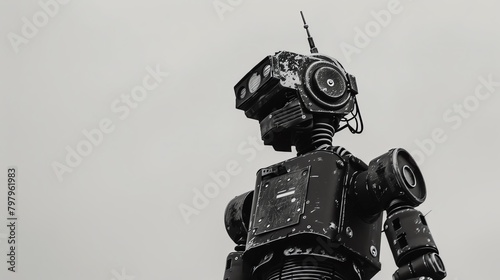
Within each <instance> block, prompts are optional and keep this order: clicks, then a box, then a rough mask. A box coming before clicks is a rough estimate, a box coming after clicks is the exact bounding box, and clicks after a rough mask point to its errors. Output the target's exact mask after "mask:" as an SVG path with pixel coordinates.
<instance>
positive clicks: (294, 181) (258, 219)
mask: <svg viewBox="0 0 500 280" xmlns="http://www.w3.org/2000/svg"><path fill="white" fill-rule="evenodd" d="M308 182H309V166H308V167H306V168H303V169H300V170H298V171H295V172H291V173H287V174H283V175H280V176H277V177H273V178H270V179H267V180H263V181H262V182H261V184H260V188H259V196H258V198H257V207H256V209H257V213H256V216H255V223H254V228H255V230H256V231H255V235H259V234H263V233H266V232H269V231H273V230H276V229H280V228H283V227H287V226H291V225H295V224H298V223H299V221H300V216H301V215H302V214H304V206H305V202H306V196H307V185H308Z"/></svg>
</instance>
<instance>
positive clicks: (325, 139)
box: [294, 117, 338, 156]
mask: <svg viewBox="0 0 500 280" xmlns="http://www.w3.org/2000/svg"><path fill="white" fill-rule="evenodd" d="M337 128H338V121H336V119H335V118H332V117H322V118H315V119H314V122H313V127H312V129H311V131H310V132H309V133H304V134H301V135H297V136H296V137H295V141H294V142H295V143H294V145H295V148H296V150H297V155H298V156H300V155H303V154H306V153H309V152H312V151H315V150H324V149H326V148H328V147H331V146H332V144H333V136H334V135H335V131H336V130H337Z"/></svg>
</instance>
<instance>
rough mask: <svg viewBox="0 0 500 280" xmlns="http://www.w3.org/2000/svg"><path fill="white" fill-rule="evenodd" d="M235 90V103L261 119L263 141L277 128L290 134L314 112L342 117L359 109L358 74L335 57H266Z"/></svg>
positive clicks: (300, 126)
mask: <svg viewBox="0 0 500 280" xmlns="http://www.w3.org/2000/svg"><path fill="white" fill-rule="evenodd" d="M234 91H235V94H236V108H238V109H240V110H243V111H245V114H246V116H247V117H248V118H251V119H256V120H258V121H259V122H260V124H261V130H262V137H263V139H264V143H265V144H272V143H271V141H272V140H269V139H268V140H266V138H274V136H277V134H278V133H279V134H281V136H283V137H284V138H287V137H289V135H287V133H288V134H289V133H292V132H293V129H302V128H303V127H304V126H305V125H306V124H307V123H310V122H311V120H312V119H313V117H314V116H315V115H320V116H322V117H325V116H326V117H330V118H336V119H337V120H339V121H340V120H342V119H343V118H344V117H345V116H346V115H348V114H350V113H352V112H353V111H354V110H355V108H356V106H355V104H356V99H355V95H356V94H357V93H358V90H357V85H356V79H355V77H354V76H352V75H350V74H348V73H347V72H345V70H344V68H343V67H342V65H341V64H340V63H339V62H338V61H337V60H336V59H334V58H331V57H328V56H324V55H319V54H313V55H301V54H296V53H292V52H287V51H281V52H277V53H276V54H275V55H271V56H267V57H266V58H264V59H263V60H262V61H261V62H260V63H259V64H257V65H256V66H255V67H254V68H253V69H252V70H251V71H250V72H248V74H247V75H245V76H244V77H243V79H241V80H240V81H239V82H238V83H237V84H236V86H235V87H234ZM351 131H352V130H351ZM283 137H280V140H279V141H284V138H283ZM276 141H277V140H276ZM287 145H288V144H286V146H287Z"/></svg>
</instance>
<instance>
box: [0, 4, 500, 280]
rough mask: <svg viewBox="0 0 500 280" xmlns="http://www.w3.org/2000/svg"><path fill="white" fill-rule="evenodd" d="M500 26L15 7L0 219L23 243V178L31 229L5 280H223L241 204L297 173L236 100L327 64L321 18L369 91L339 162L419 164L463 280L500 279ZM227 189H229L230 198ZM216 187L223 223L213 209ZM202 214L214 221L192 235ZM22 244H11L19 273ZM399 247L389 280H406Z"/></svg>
mask: <svg viewBox="0 0 500 280" xmlns="http://www.w3.org/2000/svg"><path fill="white" fill-rule="evenodd" d="M216 7H217V8H216ZM499 8H500V4H498V2H497V1H493V0H490V1H486V0H485V1H479V2H475V3H473V2H472V1H431V0H420V1H410V0H400V1H395V0H393V1H386V0H384V1H381V0H380V1H379V0H377V1H369V2H368V1H363V2H362V1H340V0H338V1H290V0H288V1H245V0H220V1H219V0H218V1H212V0H209V1H198V2H195V3H192V2H189V1H168V2H167V1H153V0H145V1H129V0H120V1H118V0H112V1H95V0H87V1H78V0H72V1H62V0H61V1H60V2H56V1H55V0H53V1H49V0H41V1H40V2H38V1H22V2H18V1H1V2H0V18H1V25H0V34H1V35H2V36H3V38H4V39H3V40H2V41H1V42H0V61H1V65H2V66H1V67H0V92H1V94H0V96H1V100H0V104H1V105H0V106H1V108H0V114H1V119H2V121H1V122H0V125H1V127H0V135H1V139H2V145H0V152H1V153H0V155H1V156H0V162H1V164H0V167H1V171H0V172H1V174H2V178H3V179H2V180H3V182H4V183H3V184H4V186H3V187H2V188H1V190H0V209H1V210H0V219H2V220H3V222H2V223H5V224H8V223H7V216H8V214H7V211H6V210H7V195H8V194H7V183H6V182H7V168H8V167H9V166H16V167H17V168H18V172H17V179H18V185H17V189H16V196H15V198H16V205H15V207H16V208H15V209H16V215H17V217H18V220H17V224H16V235H15V238H16V272H15V273H12V272H10V271H8V270H7V268H8V267H9V264H8V263H6V262H3V264H2V265H0V278H1V279H9V280H10V279H12V280H14V279H23V280H25V279H26V280H28V279H51V280H59V279H60V280H62V279H73V280H84V279H85V280H88V279H93V280H100V279H102V280H109V279H114V280H122V279H123V280H127V279H128V280H132V279H135V280H146V279H147V280H149V279H222V276H223V272H224V265H225V258H226V256H227V254H228V253H229V252H230V251H231V250H232V248H233V247H234V244H233V243H232V241H231V240H230V238H229V237H228V236H227V234H226V232H225V230H224V225H223V211H224V208H225V206H226V204H227V202H229V200H230V199H231V198H233V197H234V196H236V195H239V194H241V193H244V192H246V191H248V190H251V189H253V188H254V186H253V184H254V182H255V172H256V171H257V170H258V169H259V168H261V167H266V166H269V165H271V164H274V163H277V162H279V161H281V160H284V159H288V158H291V157H293V156H294V153H278V152H275V151H274V150H272V149H271V148H269V147H263V146H262V144H261V142H260V140H259V139H258V137H259V133H260V132H259V126H258V123H257V122H256V121H253V120H249V119H247V118H245V116H244V114H243V112H241V111H239V110H236V109H235V108H234V103H235V101H234V93H233V86H234V84H235V83H236V82H238V81H239V80H240V79H241V78H242V77H243V76H244V75H245V74H246V73H247V72H248V71H249V70H250V69H251V68H252V67H253V66H255V65H256V64H257V63H258V62H259V61H260V60H261V59H263V58H264V57H265V56H266V55H269V54H273V53H274V52H276V51H279V50H289V51H294V52H299V53H304V54H307V53H308V52H309V48H308V45H307V40H306V35H305V31H304V30H303V28H302V23H301V19H300V14H299V11H300V10H303V11H304V13H305V16H306V18H307V20H308V24H309V25H310V29H311V33H312V35H313V36H314V39H315V41H316V45H317V47H318V48H319V51H320V52H321V53H325V54H328V55H330V56H333V57H336V58H337V59H338V60H339V61H340V62H341V63H342V64H343V65H344V67H345V68H346V70H347V71H348V72H349V73H352V74H354V75H355V76H356V77H357V80H358V87H359V91H360V94H359V96H358V101H359V105H360V108H361V112H362V115H363V118H364V122H365V131H364V132H363V133H362V134H361V135H350V134H349V132H347V131H343V132H342V133H339V134H338V135H336V137H335V139H334V143H335V144H336V145H341V146H344V147H346V148H347V149H348V150H350V151H351V152H352V153H354V154H355V155H357V156H358V157H360V158H362V159H363V160H364V161H365V162H369V161H370V160H371V159H373V158H374V157H376V156H379V155H381V154H383V153H385V152H386V151H387V150H389V149H390V148H393V147H403V148H405V149H407V150H408V151H411V152H412V154H413V155H414V156H415V158H416V159H417V160H418V161H419V163H420V166H421V169H422V171H423V173H424V176H425V180H426V183H427V189H428V199H427V201H426V202H425V203H424V204H423V205H421V206H420V207H419V209H420V210H421V211H422V212H424V213H427V212H429V211H431V213H430V214H428V216H427V220H428V223H429V225H430V227H431V230H432V233H433V236H434V239H435V241H436V242H437V244H438V246H439V249H440V252H441V256H442V258H443V260H444V262H445V265H446V268H447V270H448V275H449V277H448V279H460V280H462V279H496V278H495V276H493V275H495V274H497V271H496V267H495V266H496V265H497V264H496V263H497V262H496V259H495V258H497V256H498V251H499V249H500V241H499V239H498V236H499V235H500V227H499V226H498V224H496V222H498V216H497V215H498V209H497V207H496V206H497V205H498V201H497V199H498V197H499V194H500V191H499V190H498V189H497V187H498V186H496V185H497V182H498V179H497V177H498V176H497V174H498V170H497V168H496V163H497V162H498V160H497V159H498V157H499V156H500V153H499V151H500V150H499V148H498V143H499V142H500V134H499V133H498V123H497V121H498V120H499V117H500V114H499V113H498V107H499V105H500V96H498V95H499V94H500V67H499V65H500V52H499V50H500V39H499V37H498V26H499V24H500V19H499V18H498V9H499ZM497 81H498V82H497ZM255 139H257V141H256V140H255ZM228 172H229V173H228ZM223 173H227V174H230V175H228V176H227V178H228V182H227V186H226V184H225V182H220V181H217V180H216V179H214V177H217V175H213V174H219V175H218V176H219V177H220V176H222V175H220V174H223ZM211 174H212V175H211ZM214 184H215V185H216V186H217V188H215V190H214V191H215V193H211V194H209V195H210V196H211V197H210V198H207V200H206V201H203V202H204V204H206V205H194V204H193V199H194V198H195V197H196V196H197V195H196V194H197V193H198V192H201V193H203V192H204V188H205V187H206V186H207V185H211V186H213V185H214ZM203 195H204V196H205V194H203ZM198 203H200V201H198ZM182 205H184V206H182ZM185 206H188V207H193V209H194V210H196V211H195V212H196V214H192V215H190V216H189V217H185V216H183V215H182V214H181V211H180V210H179V207H185ZM197 206H198V207H197ZM9 235H10V232H9V231H8V228H7V227H6V226H2V227H0V254H1V255H2V256H3V257H0V259H7V254H8V253H9V251H8V249H9V246H10V245H9V244H7V242H8V237H9ZM382 244H383V247H382V250H381V251H382V252H381V254H382V257H381V261H382V263H383V267H382V271H381V272H380V273H379V274H377V275H376V276H375V278H374V279H378V280H382V279H391V275H392V273H393V272H394V270H395V269H396V266H395V265H394V263H393V259H392V255H391V253H390V250H389V248H388V246H387V245H386V239H385V237H383V239H382Z"/></svg>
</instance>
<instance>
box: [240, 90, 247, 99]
mask: <svg viewBox="0 0 500 280" xmlns="http://www.w3.org/2000/svg"><path fill="white" fill-rule="evenodd" d="M246 95H247V89H246V88H241V89H240V99H243V98H245V96H246Z"/></svg>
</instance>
